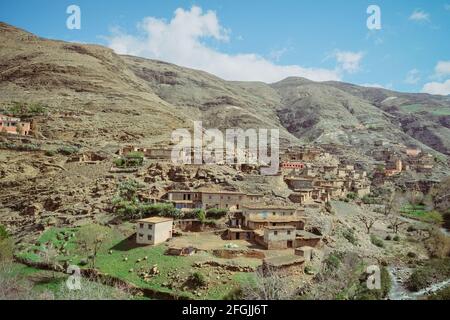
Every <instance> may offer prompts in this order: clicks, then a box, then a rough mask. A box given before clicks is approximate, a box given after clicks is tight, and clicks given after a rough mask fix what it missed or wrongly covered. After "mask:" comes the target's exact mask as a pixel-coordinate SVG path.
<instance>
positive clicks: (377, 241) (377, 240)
mask: <svg viewBox="0 0 450 320" xmlns="http://www.w3.org/2000/svg"><path fill="white" fill-rule="evenodd" d="M370 242H372V244H373V245H375V246H377V247H379V248H384V242H383V240H381V239H380V238H378V237H376V236H374V235H371V236H370Z"/></svg>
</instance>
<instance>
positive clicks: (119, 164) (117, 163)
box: [113, 158, 126, 168]
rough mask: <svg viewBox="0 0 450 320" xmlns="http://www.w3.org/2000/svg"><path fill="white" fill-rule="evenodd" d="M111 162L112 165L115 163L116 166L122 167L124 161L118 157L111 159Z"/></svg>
mask: <svg viewBox="0 0 450 320" xmlns="http://www.w3.org/2000/svg"><path fill="white" fill-rule="evenodd" d="M113 163H114V165H115V166H116V167H118V168H122V167H125V163H126V161H125V159H123V158H119V159H115V160H114V161H113Z"/></svg>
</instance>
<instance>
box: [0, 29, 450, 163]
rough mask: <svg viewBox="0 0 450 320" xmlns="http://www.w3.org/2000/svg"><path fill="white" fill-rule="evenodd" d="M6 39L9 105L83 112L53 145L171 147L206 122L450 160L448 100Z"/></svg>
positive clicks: (286, 139)
mask: <svg viewBox="0 0 450 320" xmlns="http://www.w3.org/2000/svg"><path fill="white" fill-rule="evenodd" d="M0 31H1V32H0V40H1V41H2V43H4V44H5V49H2V51H1V52H0V58H1V61H2V62H0V92H1V93H2V95H1V96H2V97H1V98H0V102H1V103H2V104H5V105H8V104H9V103H11V102H12V101H20V102H42V103H45V104H46V105H48V106H49V108H50V109H51V111H52V112H53V113H55V114H57V113H58V112H68V111H70V112H76V113H79V117H80V119H79V120H80V123H78V124H79V126H74V125H72V124H67V123H63V122H61V121H57V120H56V119H51V118H50V119H49V120H48V121H47V123H46V130H45V131H46V132H45V133H44V134H46V135H47V136H52V137H53V138H60V139H61V140H70V139H74V138H78V139H80V143H82V144H83V143H84V144H87V145H105V144H106V141H108V143H112V142H114V143H117V144H123V143H129V142H131V141H133V142H135V143H139V144H151V143H156V142H168V141H169V140H170V133H171V131H173V130H174V129H177V128H184V127H186V128H189V127H192V122H193V121H198V120H201V121H203V122H204V126H205V127H211V128H219V129H226V128H230V127H241V128H243V129H247V128H278V129H280V136H281V138H282V142H283V143H284V144H298V143H335V144H342V145H353V146H355V148H356V149H359V150H360V151H361V153H362V154H364V153H366V152H367V151H368V144H369V143H370V142H373V141H374V140H376V139H385V140H387V141H390V142H393V143H394V144H403V145H410V144H411V145H417V146H420V147H423V148H424V149H426V150H427V151H432V152H436V153H439V154H441V153H443V154H447V155H450V138H449V137H450V99H449V98H448V97H443V96H433V95H428V94H424V93H401V92H395V91H391V90H386V89H379V88H368V87H362V86H358V85H354V84H349V83H344V82H336V81H326V82H314V81H311V80H308V79H305V78H301V77H289V78H286V79H284V80H281V81H278V82H275V83H272V84H266V83H263V82H242V81H225V80H223V79H221V78H219V77H217V76H214V75H211V74H209V73H207V72H204V71H200V70H194V69H189V68H184V67H180V66H177V65H174V64H171V63H167V62H164V61H157V60H150V59H145V58H140V57H132V56H127V55H117V54H115V53H114V52H113V51H112V50H111V49H109V48H105V47H102V46H99V45H95V44H88V45H85V44H77V43H68V42H64V41H57V40H48V39H44V38H40V37H37V36H35V35H33V34H31V33H29V32H27V31H25V30H22V29H19V28H16V27H13V26H10V25H8V24H6V23H3V22H0ZM447 112H448V114H447ZM83 113H87V114H83ZM80 127H81V129H80ZM83 127H89V128H91V129H95V130H86V129H83ZM124 131H126V132H127V133H128V134H129V136H128V137H127V135H125V136H124V134H123V132H124Z"/></svg>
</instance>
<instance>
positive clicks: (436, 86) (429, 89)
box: [422, 79, 450, 96]
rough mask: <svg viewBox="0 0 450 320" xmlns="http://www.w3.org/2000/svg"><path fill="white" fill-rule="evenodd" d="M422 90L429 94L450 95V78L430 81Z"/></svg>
mask: <svg viewBox="0 0 450 320" xmlns="http://www.w3.org/2000/svg"><path fill="white" fill-rule="evenodd" d="M422 92H425V93H429V94H439V95H444V96H446V95H449V94H450V79H449V80H447V81H445V82H442V83H441V82H429V83H427V84H425V85H424V86H423V88H422Z"/></svg>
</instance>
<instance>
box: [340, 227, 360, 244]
mask: <svg viewBox="0 0 450 320" xmlns="http://www.w3.org/2000/svg"><path fill="white" fill-rule="evenodd" d="M342 236H343V237H344V238H345V239H347V241H348V242H350V243H351V244H353V245H357V244H358V239H357V238H356V236H355V230H353V229H345V230H344V231H343V232H342Z"/></svg>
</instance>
